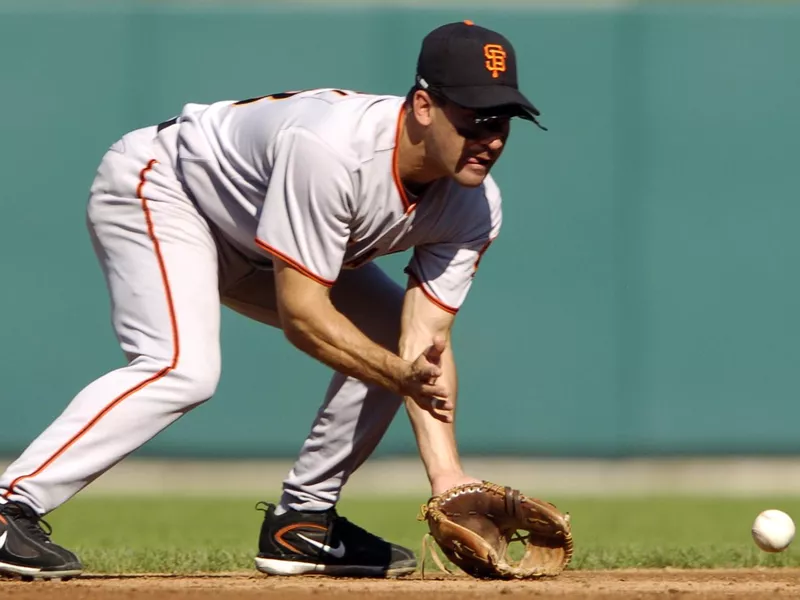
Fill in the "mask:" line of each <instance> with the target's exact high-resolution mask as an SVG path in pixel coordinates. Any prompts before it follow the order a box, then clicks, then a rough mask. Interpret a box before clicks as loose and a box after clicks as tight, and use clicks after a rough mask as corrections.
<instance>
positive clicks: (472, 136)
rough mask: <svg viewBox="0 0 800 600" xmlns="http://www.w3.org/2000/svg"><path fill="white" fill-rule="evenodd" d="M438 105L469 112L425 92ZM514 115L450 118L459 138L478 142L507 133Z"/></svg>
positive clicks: (476, 114) (475, 115)
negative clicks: (454, 107) (450, 106)
mask: <svg viewBox="0 0 800 600" xmlns="http://www.w3.org/2000/svg"><path fill="white" fill-rule="evenodd" d="M426 91H427V92H428V93H429V94H430V95H431V96H432V97H433V98H434V99H435V100H436V101H437V103H438V104H440V105H447V104H450V105H452V106H456V107H458V108H461V109H464V110H470V109H468V108H466V107H464V106H461V105H459V104H456V103H455V102H452V101H450V100H448V99H447V98H445V97H444V96H443V95H442V94H440V93H437V92H434V91H432V90H426ZM513 116H514V115H511V114H509V113H500V114H481V113H474V114H473V115H470V116H469V117H456V118H451V119H450V121H451V123H453V127H455V130H456V132H458V135H460V136H461V137H463V138H465V139H468V140H480V139H485V138H488V137H494V136H498V135H503V134H504V133H506V131H508V124H509V123H510V122H511V118H512V117H513Z"/></svg>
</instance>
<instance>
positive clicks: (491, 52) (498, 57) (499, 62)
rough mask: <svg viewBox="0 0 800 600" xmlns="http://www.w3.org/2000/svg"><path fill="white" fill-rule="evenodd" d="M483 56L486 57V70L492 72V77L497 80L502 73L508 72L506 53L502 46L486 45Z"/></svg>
mask: <svg viewBox="0 0 800 600" xmlns="http://www.w3.org/2000/svg"><path fill="white" fill-rule="evenodd" d="M483 55H484V56H485V57H486V70H487V71H491V73H492V77H494V78H495V79H497V78H498V77H499V76H500V73H505V72H506V51H505V50H503V47H502V46H501V45H500V44H486V45H485V46H484V47H483Z"/></svg>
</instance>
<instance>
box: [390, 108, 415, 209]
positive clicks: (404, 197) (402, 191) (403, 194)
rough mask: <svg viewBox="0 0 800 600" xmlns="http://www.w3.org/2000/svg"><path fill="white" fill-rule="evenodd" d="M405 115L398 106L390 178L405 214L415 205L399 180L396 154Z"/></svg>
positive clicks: (402, 109) (403, 109) (397, 153)
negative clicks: (409, 199)
mask: <svg viewBox="0 0 800 600" xmlns="http://www.w3.org/2000/svg"><path fill="white" fill-rule="evenodd" d="M404 115H405V106H403V107H401V108H400V115H399V116H398V117H397V128H396V129H395V133H394V151H393V152H392V179H394V186H395V187H396V188H397V193H398V194H400V200H402V202H403V208H404V209H405V212H406V214H409V213H410V212H411V211H412V210H414V209H415V208H416V207H417V205H416V204H411V202H409V201H408V196H407V195H406V189H405V187H404V186H403V182H402V181H400V165H399V164H398V158H399V157H398V155H399V154H400V133H401V132H402V131H403V116H404Z"/></svg>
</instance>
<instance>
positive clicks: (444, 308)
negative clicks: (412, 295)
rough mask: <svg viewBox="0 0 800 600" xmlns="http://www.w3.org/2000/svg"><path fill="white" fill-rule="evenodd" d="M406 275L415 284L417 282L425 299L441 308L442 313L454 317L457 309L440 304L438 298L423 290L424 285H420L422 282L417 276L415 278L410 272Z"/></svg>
mask: <svg viewBox="0 0 800 600" xmlns="http://www.w3.org/2000/svg"><path fill="white" fill-rule="evenodd" d="M408 275H409V276H410V277H411V279H413V280H414V281H416V282H417V285H418V286H419V289H421V290H422V293H423V294H425V297H426V298H427V299H428V300H430V301H431V302H433V303H434V304H435V305H436V306H438V307H439V308H441V309H442V310H443V311H444V312H446V313H450V314H451V315H454V314H456V313H457V312H458V309H457V308H453V307H452V306H448V305H447V304H445V303H444V302H442V301H441V300H439V299H438V298H436V297H434V295H433V294H431V293H430V292H429V291H428V290H427V289H426V288H425V284H424V283H422V282H421V281H420V280H419V277H417V276H416V275H415V274H414V273H412V272H410V271H409V273H408Z"/></svg>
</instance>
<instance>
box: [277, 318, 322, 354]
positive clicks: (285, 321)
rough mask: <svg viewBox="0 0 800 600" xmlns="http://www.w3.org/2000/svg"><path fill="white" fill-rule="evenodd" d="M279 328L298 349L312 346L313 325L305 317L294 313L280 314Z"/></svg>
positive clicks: (306, 348) (307, 348)
mask: <svg viewBox="0 0 800 600" xmlns="http://www.w3.org/2000/svg"><path fill="white" fill-rule="evenodd" d="M281 329H282V330H283V335H284V337H286V339H287V340H289V342H290V343H291V344H292V345H293V346H295V347H296V348H299V349H300V350H304V351H308V350H309V349H310V348H311V347H313V346H314V337H315V336H314V327H313V325H312V324H311V323H310V322H309V320H308V319H307V318H304V317H302V316H298V315H296V314H288V315H287V314H285V313H283V314H281Z"/></svg>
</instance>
